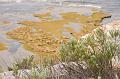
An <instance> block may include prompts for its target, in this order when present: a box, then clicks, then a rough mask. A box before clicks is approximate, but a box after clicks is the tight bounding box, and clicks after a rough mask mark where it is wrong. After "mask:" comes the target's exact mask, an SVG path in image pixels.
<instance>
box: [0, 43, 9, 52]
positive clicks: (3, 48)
mask: <svg viewBox="0 0 120 79" xmlns="http://www.w3.org/2000/svg"><path fill="white" fill-rule="evenodd" d="M6 49H7V47H6V44H4V43H0V51H2V50H6Z"/></svg>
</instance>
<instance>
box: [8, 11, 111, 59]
mask: <svg viewBox="0 0 120 79" xmlns="http://www.w3.org/2000/svg"><path fill="white" fill-rule="evenodd" d="M34 16H36V17H39V18H40V19H44V17H48V16H50V14H43V15H41V14H36V15H34ZM41 16H42V17H41ZM61 16H62V17H63V19H62V20H50V21H40V22H34V21H21V22H19V24H22V25H25V27H20V28H17V29H15V30H13V31H11V32H8V33H7V35H8V36H9V37H11V38H12V39H15V40H18V41H19V42H21V43H22V44H23V47H24V48H25V49H27V50H29V51H32V52H34V53H35V54H39V55H40V56H42V57H43V58H44V57H46V56H47V57H49V58H53V59H56V58H59V47H60V44H61V42H67V40H68V38H67V37H64V36H63V34H62V32H64V31H67V32H69V33H71V34H72V35H73V36H75V37H76V38H78V39H79V38H80V37H81V36H83V35H85V34H87V33H89V32H91V31H92V30H93V29H95V28H97V27H99V26H100V25H101V24H100V23H101V21H102V20H103V19H104V18H107V17H110V16H111V15H109V14H107V13H104V12H95V13H93V14H92V15H91V16H85V15H81V14H79V13H77V12H68V13H61ZM70 22H74V23H80V24H82V25H83V26H82V27H83V28H82V29H81V30H80V31H79V32H76V31H74V30H73V29H72V28H71V27H64V25H66V24H69V23H70Z"/></svg>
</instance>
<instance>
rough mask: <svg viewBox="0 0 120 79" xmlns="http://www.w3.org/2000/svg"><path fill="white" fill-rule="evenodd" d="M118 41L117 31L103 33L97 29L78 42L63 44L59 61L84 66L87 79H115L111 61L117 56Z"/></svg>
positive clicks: (73, 40)
mask: <svg viewBox="0 0 120 79" xmlns="http://www.w3.org/2000/svg"><path fill="white" fill-rule="evenodd" d="M118 39H120V31H119V30H111V31H109V32H107V33H105V32H104V31H103V29H100V28H98V29H96V30H95V31H93V32H92V33H90V34H89V35H87V36H86V37H84V38H81V39H80V40H77V39H72V40H70V41H69V42H68V43H67V44H63V45H62V47H61V49H60V51H61V59H62V61H64V62H75V63H77V64H78V65H80V64H82V65H84V67H85V70H86V71H87V75H86V74H84V75H86V76H87V77H89V78H94V79H98V77H101V79H115V72H114V67H113V61H112V59H114V57H115V56H119V46H120V42H118ZM80 67H81V66H80ZM118 70H119V69H118ZM74 72H77V71H76V70H74ZM118 76H119V75H118Z"/></svg>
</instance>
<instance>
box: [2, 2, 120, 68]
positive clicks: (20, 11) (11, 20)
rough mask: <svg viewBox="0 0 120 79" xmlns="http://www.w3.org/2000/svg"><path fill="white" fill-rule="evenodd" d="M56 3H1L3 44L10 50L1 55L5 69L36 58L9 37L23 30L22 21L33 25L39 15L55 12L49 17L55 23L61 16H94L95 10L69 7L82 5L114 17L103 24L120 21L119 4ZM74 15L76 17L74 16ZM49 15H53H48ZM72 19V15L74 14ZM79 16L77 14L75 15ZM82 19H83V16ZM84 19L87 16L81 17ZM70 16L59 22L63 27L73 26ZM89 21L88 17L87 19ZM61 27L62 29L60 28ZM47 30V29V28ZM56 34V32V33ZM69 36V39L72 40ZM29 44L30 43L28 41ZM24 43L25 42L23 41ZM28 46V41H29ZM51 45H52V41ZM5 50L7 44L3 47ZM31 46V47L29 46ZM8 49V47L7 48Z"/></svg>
mask: <svg viewBox="0 0 120 79" xmlns="http://www.w3.org/2000/svg"><path fill="white" fill-rule="evenodd" d="M57 1H58V2H56V1H52V2H50V1H49V2H39V1H37V2H36V1H33V2H31V1H27V0H26V1H24V0H23V2H22V1H21V2H18V3H15V2H14V1H13V2H9V3H8V2H0V42H2V43H5V45H6V48H7V49H6V50H3V51H0V65H1V66H2V67H5V68H6V67H7V65H11V63H14V62H15V61H18V60H19V59H22V58H24V57H26V56H29V55H32V53H31V51H28V50H26V49H24V48H23V45H21V41H18V40H13V39H11V38H10V37H9V36H8V35H6V33H7V32H9V31H12V30H13V29H15V28H19V27H22V26H24V25H25V24H24V23H23V24H24V25H21V24H22V23H21V24H20V23H19V22H21V21H27V22H29V21H32V22H38V21H40V19H39V18H38V17H34V16H33V14H35V13H46V12H48V11H49V12H50V11H51V10H52V9H53V8H54V10H53V12H52V16H50V17H47V19H49V20H51V18H52V19H54V20H60V19H61V16H60V15H58V13H59V12H72V11H74V12H79V13H82V14H84V15H87V16H88V15H92V13H93V12H92V8H87V7H70V6H68V5H69V4H79V5H94V6H99V7H101V9H100V10H104V11H106V12H108V13H110V14H112V17H111V18H109V19H106V20H104V21H103V23H108V22H110V21H112V20H116V19H120V14H119V13H120V1H119V0H109V1H108V0H91V1H89V0H84V2H81V1H80V0H66V2H64V3H63V5H59V0H57ZM68 14H69V13H68ZM73 14H74V13H73ZM48 15H49V14H48ZM70 15H71V14H70ZM75 15H76V14H75ZM79 16H80V15H79ZM80 17H82V18H83V16H80ZM40 18H41V17H40ZM67 18H68V16H66V15H65V20H64V21H63V20H62V21H59V24H60V25H63V24H64V23H65V22H67V23H68V22H70V21H71V20H70V21H69V20H66V19H67ZM71 18H72V19H76V18H75V17H71ZM85 18H86V17H85ZM48 24H49V25H53V24H54V25H55V26H56V23H55V22H52V24H51V22H50V23H48ZM43 25H45V26H48V25H47V23H46V22H45V24H44V23H43ZM69 25H70V26H71V27H72V28H74V29H75V30H76V28H77V31H78V29H79V30H80V29H81V28H82V27H79V28H78V26H82V25H81V24H77V23H71V22H70V23H69ZM60 27H61V26H60ZM65 27H67V28H68V25H66V24H65ZM43 29H44V28H43ZM54 31H56V30H54ZM63 34H68V32H63ZM69 35H70V34H68V35H67V36H69ZM27 41H28V40H27ZM22 42H24V41H22ZM25 42H26V41H25ZM48 42H49V41H48ZM1 45H2V46H3V44H1ZM28 46H29V45H28ZM3 47H4V46H3Z"/></svg>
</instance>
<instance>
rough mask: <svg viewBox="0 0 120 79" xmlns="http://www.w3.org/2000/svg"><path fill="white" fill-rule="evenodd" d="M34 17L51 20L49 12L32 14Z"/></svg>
mask: <svg viewBox="0 0 120 79" xmlns="http://www.w3.org/2000/svg"><path fill="white" fill-rule="evenodd" d="M33 16H34V17H38V18H39V19H42V20H51V19H52V18H51V13H50V12H48V13H42V14H33Z"/></svg>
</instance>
